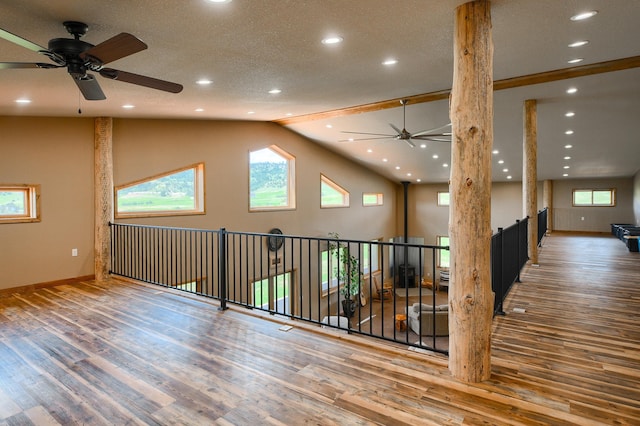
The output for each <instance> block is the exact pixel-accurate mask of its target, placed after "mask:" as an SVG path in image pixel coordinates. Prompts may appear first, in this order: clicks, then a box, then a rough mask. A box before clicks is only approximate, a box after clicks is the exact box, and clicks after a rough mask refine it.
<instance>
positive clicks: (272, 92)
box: [269, 89, 282, 95]
mask: <svg viewBox="0 0 640 426" xmlns="http://www.w3.org/2000/svg"><path fill="white" fill-rule="evenodd" d="M269 93H271V94H272V95H277V94H278V93H282V90H280V89H271V90H269Z"/></svg>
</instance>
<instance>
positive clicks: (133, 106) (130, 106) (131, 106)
mask: <svg viewBox="0 0 640 426" xmlns="http://www.w3.org/2000/svg"><path fill="white" fill-rule="evenodd" d="M122 108H124V109H132V108H135V105H131V104H126V105H122Z"/></svg>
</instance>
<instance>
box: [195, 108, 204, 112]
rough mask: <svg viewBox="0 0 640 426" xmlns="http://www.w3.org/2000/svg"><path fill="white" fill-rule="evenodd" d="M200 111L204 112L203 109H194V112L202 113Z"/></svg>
mask: <svg viewBox="0 0 640 426" xmlns="http://www.w3.org/2000/svg"><path fill="white" fill-rule="evenodd" d="M202 111H204V108H196V109H195V112H202Z"/></svg>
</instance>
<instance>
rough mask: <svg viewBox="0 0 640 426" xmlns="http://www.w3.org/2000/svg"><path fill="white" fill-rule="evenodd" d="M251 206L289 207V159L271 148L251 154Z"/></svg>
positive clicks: (252, 207)
mask: <svg viewBox="0 0 640 426" xmlns="http://www.w3.org/2000/svg"><path fill="white" fill-rule="evenodd" d="M249 174H250V179H249V180H250V183H249V206H250V208H251V209H254V208H261V207H289V204H290V203H289V161H288V160H287V159H286V158H284V157H283V156H282V155H280V154H278V153H276V152H275V151H274V150H272V149H270V148H264V149H261V150H258V151H253V152H251V153H250V154H249Z"/></svg>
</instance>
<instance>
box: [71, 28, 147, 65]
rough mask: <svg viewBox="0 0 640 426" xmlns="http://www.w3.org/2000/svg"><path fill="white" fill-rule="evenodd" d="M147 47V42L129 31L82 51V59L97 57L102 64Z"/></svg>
mask: <svg viewBox="0 0 640 426" xmlns="http://www.w3.org/2000/svg"><path fill="white" fill-rule="evenodd" d="M146 48H147V45H146V43H144V42H143V41H142V40H140V39H139V38H137V37H136V36H133V35H131V34H129V33H120V34H118V35H116V36H113V37H111V38H110V39H108V40H105V41H103V42H102V43H100V44H97V45H95V46H93V47H92V48H91V49H89V50H87V51H85V52H82V53H81V54H80V57H81V58H82V59H91V58H95V59H96V60H98V61H99V62H100V63H102V64H108V63H109V62H113V61H115V60H117V59H120V58H124V57H125V56H129V55H133V54H134V53H137V52H140V51H142V50H145V49H146Z"/></svg>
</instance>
